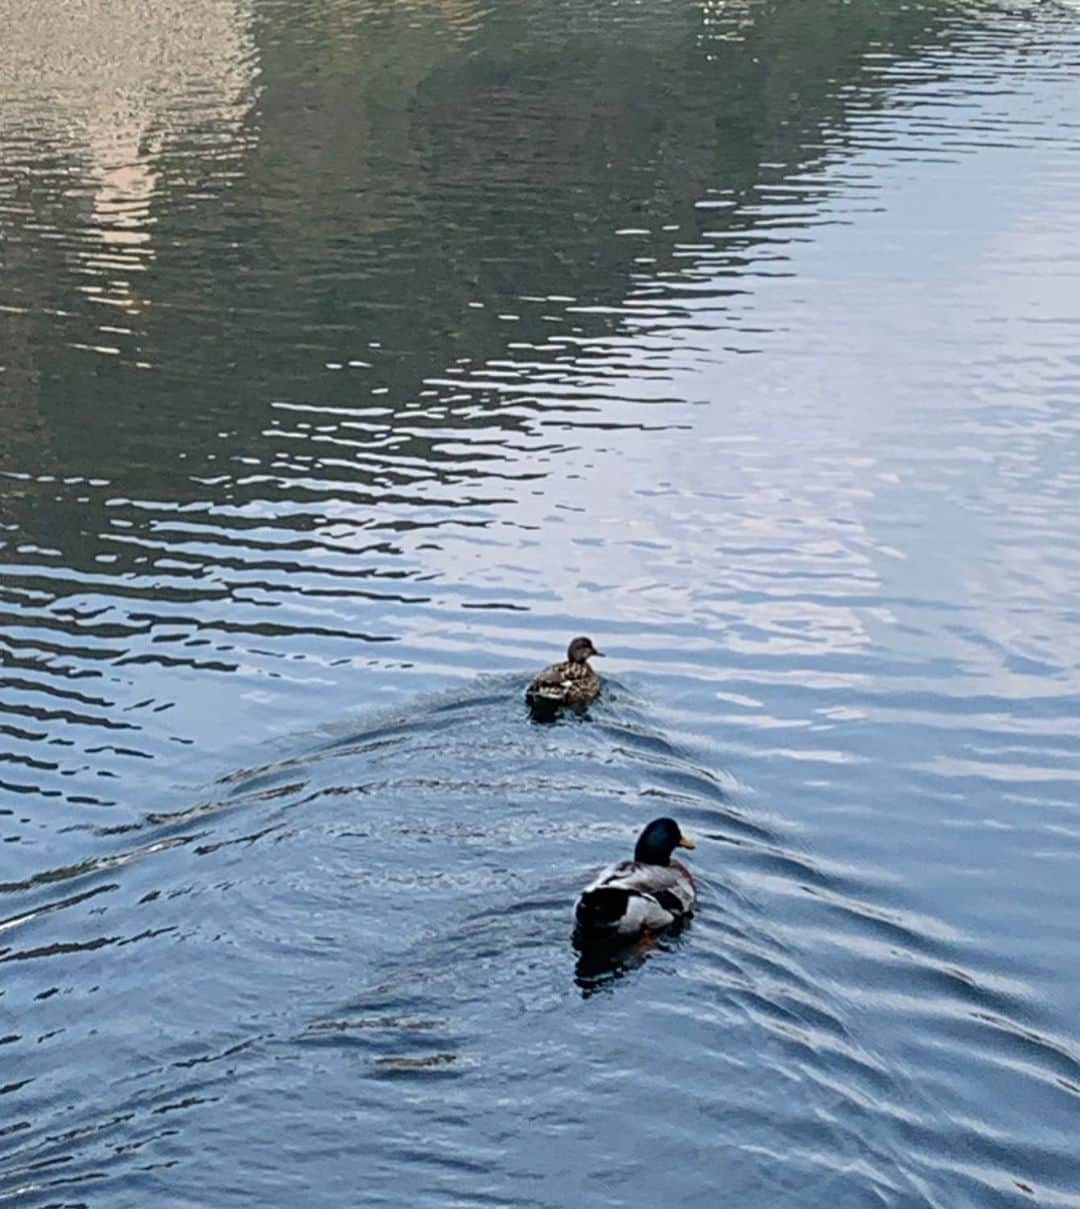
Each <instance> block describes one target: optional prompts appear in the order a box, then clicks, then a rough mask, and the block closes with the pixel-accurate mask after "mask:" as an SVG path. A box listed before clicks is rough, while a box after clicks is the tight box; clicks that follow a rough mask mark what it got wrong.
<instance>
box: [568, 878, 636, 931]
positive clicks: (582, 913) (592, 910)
mask: <svg viewBox="0 0 1080 1209" xmlns="http://www.w3.org/2000/svg"><path fill="white" fill-rule="evenodd" d="M629 902H630V891H629V890H624V889H623V888H622V887H621V886H598V887H597V888H596V889H595V890H586V891H585V893H584V894H583V895H582V896H581V897H580V898H579V899H578V901H577V906H576V907H575V908H574V931H575V932H576V933H577V934H578V935H579V936H581V937H589V936H597V937H599V936H611V935H612V934H613V933H615V932H616V931H617V925H618V922H619V920H620V919H622V917H623V916H624V915H625V914H626V908H627V905H628V904H629Z"/></svg>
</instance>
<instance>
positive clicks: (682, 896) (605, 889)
mask: <svg viewBox="0 0 1080 1209" xmlns="http://www.w3.org/2000/svg"><path fill="white" fill-rule="evenodd" d="M696 901H697V892H696V891H695V889H694V879H693V878H692V877H691V875H690V871H689V869H687V868H686V866H685V865H682V864H680V863H679V862H678V861H672V862H671V863H670V864H668V865H645V864H642V863H641V862H639V861H619V863H618V864H616V865H610V866H609V867H608V868H607V869H605V870H604V871H603V872H602V873H601V874H600V875H599V876H598V877H597V878H596V879H595V880H594V881H592V882H590V883H589V885H588V886H586V887H585V889H584V890H583V891H582V892H581V897H580V898H579V899H578V901H577V905H576V906H575V907H574V931H575V933H576V934H577V935H578V936H579V937H580V938H582V939H589V940H602V939H605V938H606V939H611V940H629V939H633V938H634V937H637V936H640V935H641V934H642V933H644V932H658V931H661V930H663V929H664V928H670V927H671V926H672V924H676V923H678V922H679V921H680V920H683V919H685V918H686V917H687V916H688V915H690V914H691V912H692V911H693V910H694V904H695V902H696Z"/></svg>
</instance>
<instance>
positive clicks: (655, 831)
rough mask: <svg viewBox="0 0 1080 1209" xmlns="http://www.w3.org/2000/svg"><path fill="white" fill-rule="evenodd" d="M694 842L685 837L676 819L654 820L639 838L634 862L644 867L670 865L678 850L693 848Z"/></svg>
mask: <svg viewBox="0 0 1080 1209" xmlns="http://www.w3.org/2000/svg"><path fill="white" fill-rule="evenodd" d="M693 846H694V841H693V840H692V839H691V838H690V837H689V836H688V835H683V833H682V832H681V831H680V830H679V824H678V823H676V822H675V820H674V819H653V821H652V822H651V823H650V824H649V825H648V826H647V827H646V828H645V830H644V831H643V832H642V833H641V835H640V836H638V842H637V847H636V848H635V849H634V860H635V861H638V862H639V863H640V864H642V865H669V864H671V854H672V853H673V852H674V851H675V849H676V848H693Z"/></svg>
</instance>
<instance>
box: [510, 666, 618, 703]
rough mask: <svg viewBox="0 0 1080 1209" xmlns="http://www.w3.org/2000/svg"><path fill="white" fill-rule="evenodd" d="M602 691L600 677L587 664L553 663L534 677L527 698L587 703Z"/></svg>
mask: <svg viewBox="0 0 1080 1209" xmlns="http://www.w3.org/2000/svg"><path fill="white" fill-rule="evenodd" d="M599 691H600V677H599V676H598V675H597V674H596V673H595V672H594V671H593V670H592V668H591V667H589V665H588V664H587V663H571V662H570V661H569V660H567V661H566V662H564V663H553V664H551V666H550V667H546V668H544V670H543V671H542V672H538V673H537V674H536V676H534V677H533V680H532V683H531V684H530V685H529V687H528V688H527V689H526V690H525V696H526V697H527V698H539V699H540V700H546V701H571V700H577V701H587V700H591V699H592V698H593V697H595V696H596V695H597V693H599Z"/></svg>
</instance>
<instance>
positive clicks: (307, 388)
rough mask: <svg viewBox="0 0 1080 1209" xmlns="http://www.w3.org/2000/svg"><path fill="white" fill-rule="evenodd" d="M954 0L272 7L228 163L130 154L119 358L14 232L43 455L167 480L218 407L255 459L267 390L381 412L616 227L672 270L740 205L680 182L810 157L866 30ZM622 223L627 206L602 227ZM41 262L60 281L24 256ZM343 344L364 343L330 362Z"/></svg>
mask: <svg viewBox="0 0 1080 1209" xmlns="http://www.w3.org/2000/svg"><path fill="white" fill-rule="evenodd" d="M725 13H726V14H727V15H728V16H729V17H730V20H727V18H726V17H725ZM947 28H948V27H947V26H945V25H944V24H943V25H941V26H940V27H939V28H938V29H935V28H934V27H933V18H932V17H931V16H929V15H928V14H927V13H926V12H922V13H905V12H897V11H895V6H884V5H879V4H877V3H874V2H872V0H859V2H857V3H850V4H845V3H840V2H839V0H771V2H764V3H757V4H748V3H746V0H741V3H740V4H738V5H737V6H732V5H730V4H729V5H727V6H724V7H721V8H719V9H718V8H717V5H716V4H715V3H714V4H712V6H711V7H710V8H702V7H698V6H693V5H688V4H686V3H684V2H682V0H657V3H654V4H649V5H637V4H634V5H630V4H627V5H623V6H620V5H615V6H607V5H605V6H604V7H603V8H602V9H600V8H595V9H594V8H593V7H592V6H588V5H584V6H583V5H578V4H572V5H565V6H564V5H561V4H552V3H539V2H536V0H520V2H518V3H511V4H502V5H499V6H497V8H496V9H494V10H492V11H491V12H489V13H486V14H484V16H483V17H482V19H481V17H479V16H476V15H474V14H473V13H472V11H471V10H470V9H469V8H468V7H467V6H466V5H464V4H462V3H458V4H450V3H445V2H444V3H434V2H432V3H429V4H420V5H418V6H416V5H407V4H395V5H390V6H383V7H380V8H379V10H378V12H377V13H370V12H362V11H359V12H358V11H357V10H356V9H355V8H353V7H352V6H343V5H338V4H333V5H331V4H326V5H315V6H312V5H297V6H295V11H293V10H291V9H289V8H287V7H285V8H280V7H279V8H278V10H277V11H276V12H275V13H274V14H273V16H272V17H269V18H264V19H263V20H262V21H261V23H256V25H255V28H254V31H253V35H252V36H253V38H254V42H255V44H256V45H257V53H258V57H259V61H260V63H261V69H260V71H259V87H260V90H261V91H260V99H259V104H258V110H257V113H256V114H255V115H254V117H253V118H252V119H251V127H250V129H247V130H245V132H244V134H243V139H244V140H245V142H246V148H245V149H244V150H242V151H241V153H240V154H241V155H242V156H243V158H242V160H241V161H240V165H241V171H240V172H239V173H238V174H235V175H234V176H233V177H231V178H229V179H227V181H218V180H216V179H215V178H214V177H213V174H212V173H210V174H209V175H207V174H200V172H199V165H200V163H201V162H202V159H203V158H206V157H209V156H210V155H211V153H213V155H214V156H215V157H217V158H220V149H216V148H215V147H214V143H213V140H212V139H211V138H209V137H208V135H207V132H206V131H205V130H199V131H192V132H191V134H190V137H189V138H188V139H186V140H185V138H183V137H179V136H178V137H175V138H172V139H170V140H168V141H166V142H165V143H164V144H163V146H161V147H160V148H159V149H157V150H156V151H152V152H148V154H151V155H152V156H153V158H154V159H155V163H154V179H155V180H157V181H158V187H157V191H156V193H155V195H154V196H153V198H152V200H151V203H150V212H151V216H152V219H153V226H152V231H153V235H152V239H153V245H154V253H153V257H152V258H147V261H146V265H145V271H144V272H143V273H142V274H141V280H140V282H139V290H140V294H141V295H142V296H143V297H145V298H146V299H147V302H148V305H147V307H146V308H145V310H144V311H143V312H142V313H140V314H139V315H138V316H137V317H134V318H132V319H131V320H130V321H129V326H130V328H131V331H130V333H127V334H125V333H124V332H120V333H118V334H114V335H113V336H112V337H111V339H110V343H113V344H115V345H116V346H117V348H118V350H119V355H118V356H114V357H111V358H104V357H100V356H96V355H95V354H93V353H89V352H86V351H79V347H78V346H80V345H82V346H85V347H92V346H94V345H95V343H100V341H95V339H94V336H95V335H96V333H97V329H98V325H100V324H102V322H103V320H105V321H107V320H108V319H109V318H110V316H108V315H103V314H102V311H103V309H104V308H102V307H100V306H95V305H93V304H92V303H91V302H89V301H88V300H87V297H86V295H85V294H84V293H80V292H77V291H76V290H75V289H74V288H73V285H72V277H71V273H70V258H69V257H66V256H65V252H64V250H63V246H62V245H61V244H60V243H59V242H58V241H56V240H52V241H49V240H38V241H37V242H33V237H26V238H27V239H28V240H30V242H28V243H27V245H26V249H25V250H28V251H32V252H33V254H34V255H33V256H32V257H31V256H27V257H24V258H23V259H22V260H19V259H15V260H13V262H12V264H11V265H9V272H10V271H12V270H13V273H14V277H15V278H16V288H17V289H18V290H19V291H21V292H23V293H29V294H30V295H31V296H33V297H35V298H38V297H41V298H42V301H43V302H44V301H50V302H51V305H52V309H53V312H54V313H53V314H49V313H48V311H49V307H48V306H42V307H41V308H40V309H39V310H38V311H37V313H36V314H34V315H33V316H32V317H30V318H29V319H28V321H27V322H28V323H29V324H30V325H31V327H32V328H33V330H32V331H31V332H29V333H24V334H23V347H24V348H26V349H29V350H30V357H31V360H33V359H35V358H36V357H38V356H42V355H47V356H48V359H49V362H50V372H49V373H47V374H43V375H42V374H37V375H35V374H34V373H33V372H32V370H33V367H32V366H31V367H28V369H27V373H26V374H25V375H23V376H22V381H24V382H26V383H28V384H29V385H28V387H27V389H28V391H29V394H28V395H27V397H26V398H25V400H23V404H24V405H25V406H26V407H28V408H33V407H35V406H37V407H38V408H39V410H40V414H41V416H42V417H43V419H44V421H45V423H47V424H48V425H49V427H50V428H51V429H52V430H53V437H54V446H55V450H56V458H57V460H58V470H60V471H61V472H62V471H63V470H64V469H66V468H68V467H70V469H71V470H72V472H80V471H84V472H85V471H86V470H87V468H88V467H89V468H92V469H93V470H94V471H95V472H97V473H102V474H105V475H107V476H108V475H111V473H112V472H115V473H117V474H118V475H122V476H124V477H125V479H126V480H130V478H131V476H132V473H133V469H134V468H135V467H138V466H143V467H145V474H146V477H147V478H148V479H151V480H153V481H154V482H155V483H156V484H158V489H160V482H161V479H162V477H163V476H166V477H167V476H168V475H169V473H170V467H171V466H172V464H173V461H174V459H175V458H177V457H179V456H180V455H181V453H182V454H183V455H185V457H186V459H187V460H186V463H185V466H184V468H183V469H184V475H183V481H184V483H185V484H186V487H185V489H186V490H190V489H191V486H190V477H189V474H190V472H193V471H199V470H202V471H205V472H210V471H217V470H218V469H220V462H217V464H216V465H215V464H213V463H211V462H210V461H209V459H210V457H211V455H216V456H220V455H221V453H222V447H221V441H222V438H221V436H220V435H219V434H220V433H221V432H222V431H227V432H229V433H232V434H234V440H235V444H236V446H238V447H240V448H242V449H243V450H244V451H245V453H248V454H255V455H258V454H259V452H260V449H262V451H263V453H264V455H265V456H266V457H267V458H268V459H270V460H272V452H271V451H270V449H269V445H270V444H275V447H276V445H279V444H280V442H278V441H277V438H276V437H267V436H266V435H265V434H264V430H266V428H267V423H268V421H267V404H268V402H269V401H270V400H272V399H309V400H313V401H315V402H320V403H329V404H334V403H341V404H346V403H347V404H350V405H352V404H355V403H356V402H357V397H358V395H359V396H360V397H362V398H366V396H367V394H368V392H370V391H371V390H372V389H373V388H374V389H378V390H379V391H380V392H384V393H382V394H381V395H380V403H381V404H383V405H384V406H385V407H387V408H389V409H390V410H391V412H394V411H397V410H400V409H401V408H403V407H408V406H410V405H412V404H413V402H414V401H415V399H416V397H417V392H418V391H419V389H420V387H421V384H422V382H423V379H424V378H425V377H426V376H429V375H432V374H436V375H441V374H442V373H443V372H444V370H445V369H446V367H447V366H451V365H452V364H453V363H454V362H455V361H456V360H457V359H459V358H466V357H468V358H472V359H473V361H474V362H483V361H484V360H485V359H487V358H490V357H493V356H497V355H500V354H502V353H503V352H504V350H505V346H506V342H507V340H508V338H509V339H513V340H516V341H524V342H526V343H528V342H536V343H539V342H541V341H542V340H543V339H545V338H546V336H547V334H548V333H549V332H550V331H551V328H550V326H549V325H547V324H545V323H544V322H543V320H542V317H541V312H542V310H543V308H542V307H540V306H535V305H534V306H528V305H522V304H521V299H522V296H523V295H531V296H538V297H543V296H545V295H548V294H558V295H564V296H572V297H574V298H576V299H578V300H581V301H584V302H588V303H590V304H599V305H601V306H603V305H605V304H606V305H612V306H613V305H617V304H618V303H620V302H621V301H622V299H623V297H624V296H625V293H626V290H627V288H628V284H629V282H630V280H631V276H632V274H634V273H635V272H640V271H641V270H640V269H639V268H638V267H637V266H635V264H634V257H635V255H638V254H640V253H642V252H644V253H646V254H647V256H648V257H649V258H651V265H650V269H649V271H650V272H660V271H666V272H678V271H679V265H680V263H681V262H680V261H679V260H678V259H677V258H676V257H675V255H674V253H675V243H676V241H679V242H683V243H685V242H688V241H689V242H695V241H696V242H701V241H702V240H703V239H705V238H706V236H705V235H704V234H703V231H708V230H716V229H718V228H719V227H721V226H724V225H725V224H726V225H728V226H729V227H735V228H740V225H741V228H747V229H749V228H751V227H752V224H753V222H754V221H755V220H754V218H753V216H752V215H748V214H747V213H746V212H745V211H744V212H741V213H740V212H738V211H737V210H736V209H735V208H732V209H731V210H728V211H720V212H718V211H716V210H713V211H709V212H708V213H707V217H706V218H705V219H702V218H701V217H700V214H701V211H699V210H698V209H696V207H695V203H696V202H698V201H699V200H700V199H701V198H702V197H703V196H705V195H706V194H707V193H708V192H709V191H720V192H723V193H724V194H725V195H726V196H729V197H731V198H732V199H733V200H736V201H738V200H739V199H743V198H745V197H747V196H748V195H749V193H750V191H751V190H753V189H754V188H755V186H756V185H758V184H759V183H760V182H761V181H762V179H763V178H764V177H766V176H767V177H768V179H770V180H775V179H778V178H782V177H783V176H784V175H785V174H786V173H790V172H794V171H805V169H806V167H807V165H808V164H812V163H813V162H814V161H817V160H820V159H821V157H822V155H823V151H822V146H823V134H824V132H826V131H831V132H836V131H840V130H842V127H843V122H844V118H845V107H846V106H847V105H848V104H850V98H851V97H852V96H857V97H858V100H859V103H860V104H861V105H863V106H865V105H866V104H867V103H868V93H869V95H870V96H871V97H872V90H873V88H874V82H873V77H872V75H871V74H869V73H868V72H867V70H866V54H867V51H868V50H869V49H871V48H874V47H886V48H888V49H889V50H890V51H891V53H892V54H893V55H896V56H902V55H904V54H908V53H912V51H913V50H914V49H917V47H916V45H915V43H916V39H918V40H919V41H920V42H921V43H926V42H929V41H932V40H933V39H935V38H938V37H944V36H946V32H947ZM732 33H734V34H735V35H736V36H734V37H725V36H719V35H720V34H727V35H730V34H732ZM234 163H235V161H234ZM765 165H768V167H765ZM208 180H209V181H210V184H209V185H208V183H207V182H208ZM50 182H51V183H50ZM62 184H63V182H62V181H61V180H60V178H57V180H55V181H53V180H52V178H51V177H50V176H49V175H48V173H44V174H42V176H41V177H40V183H39V184H38V185H36V186H35V188H36V189H37V190H38V194H37V195H36V196H34V197H32V198H31V199H30V202H29V206H30V209H31V210H33V211H34V212H36V213H38V214H40V215H45V214H48V213H49V212H50V211H52V212H54V214H55V213H59V214H61V215H63V214H64V213H66V212H65V211H59V210H57V208H56V205H55V202H54V196H53V195H50V194H49V192H48V191H49V189H53V190H55V194H57V195H58V194H59V192H60V190H61V188H62ZM193 194H197V197H195V199H194V200H193V198H192V195H193ZM71 221H75V219H74V218H72V219H71ZM665 225H670V226H677V228H678V230H677V231H674V232H668V233H665V232H664V231H663V230H662V227H663V226H665ZM625 227H635V228H641V229H643V230H645V232H646V233H645V234H644V235H643V236H641V237H640V238H638V239H635V241H628V240H627V239H625V238H619V237H617V236H616V234H615V233H616V232H617V231H618V230H619V229H620V228H625ZM30 263H33V265H34V266H35V267H34V269H33V270H30V269H29V268H27V265H29V264H30ZM20 266H22V267H20ZM31 273H33V274H35V275H36V276H37V278H38V280H44V281H46V282H47V289H46V291H45V292H46V293H48V294H50V295H52V297H51V299H45V298H44V296H43V295H42V293H41V291H40V290H37V289H36V288H35V289H34V290H30V287H29V284H28V283H27V282H23V281H20V278H22V277H24V276H27V275H30V274H31ZM475 302H482V303H483V304H484V307H483V308H479V307H470V305H469V304H470V303H475ZM59 308H62V309H64V310H65V311H66V312H67V313H66V315H65V318H64V320H63V322H62V323H60V322H58V321H57V319H56V317H55V310H56V309H59ZM548 309H549V310H550V309H551V308H550V307H549V308H548ZM556 309H557V308H556ZM500 310H506V311H508V312H511V313H513V314H514V315H516V316H517V317H516V318H515V319H514V320H513V321H512V323H513V326H510V325H509V323H508V322H506V321H497V320H495V319H494V318H493V311H494V312H498V311H500ZM579 322H581V323H582V324H585V323H591V324H593V326H594V329H597V328H598V329H600V330H603V328H604V326H608V327H610V326H614V325H616V324H617V323H618V322H619V320H618V317H617V316H614V315H607V316H601V317H594V318H591V319H588V320H585V319H581V320H580V321H579ZM120 326H121V327H122V326H124V325H120ZM372 341H377V342H378V343H379V345H380V347H379V348H378V349H377V350H376V351H369V343H370V342H372ZM350 358H360V359H363V360H364V361H367V362H370V368H369V369H367V370H365V371H364V372H363V373H351V374H350V373H341V374H337V375H334V374H328V373H325V372H324V371H323V363H324V362H327V361H338V360H340V361H346V360H348V359H350ZM137 361H142V362H143V363H144V365H145V366H147V367H148V368H142V369H140V368H137V367H136V365H135V363H136V362H137ZM30 396H33V397H30ZM483 410H484V409H483V408H481V409H480V411H481V412H482V411H483ZM87 414H92V415H93V417H94V423H93V425H92V426H91V428H90V430H89V431H88V430H87V425H86V416H87ZM469 422H470V421H468V420H464V419H460V418H449V419H447V420H446V421H445V423H446V424H451V425H452V424H460V425H467V424H468V423H469ZM482 422H483V423H488V422H489V420H483V421H482ZM500 423H501V424H504V425H516V424H519V423H520V421H519V420H514V419H512V418H510V417H507V416H503V417H501V418H500ZM415 453H416V456H418V457H423V456H424V450H423V448H422V447H421V446H419V445H417V446H416V447H415ZM226 456H227V454H226ZM355 473H357V474H362V473H363V471H362V469H361V468H360V467H359V466H358V467H357V468H356V471H355Z"/></svg>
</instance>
